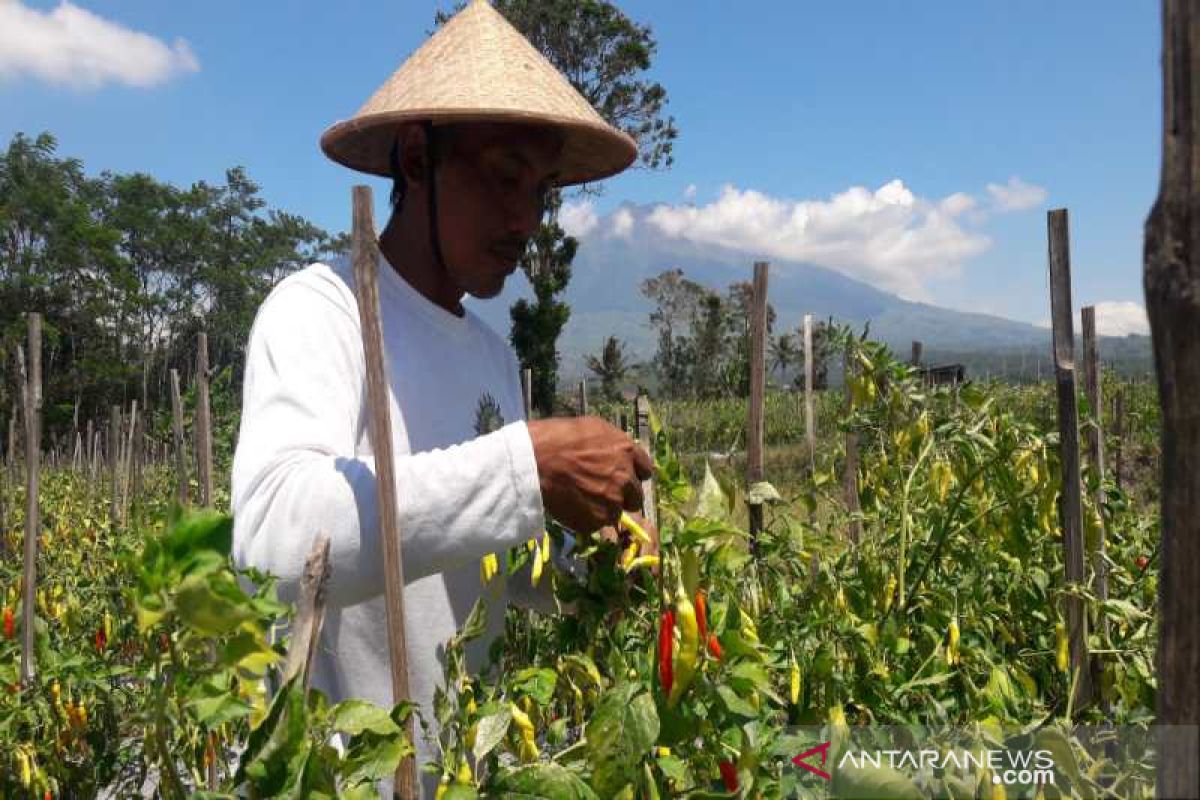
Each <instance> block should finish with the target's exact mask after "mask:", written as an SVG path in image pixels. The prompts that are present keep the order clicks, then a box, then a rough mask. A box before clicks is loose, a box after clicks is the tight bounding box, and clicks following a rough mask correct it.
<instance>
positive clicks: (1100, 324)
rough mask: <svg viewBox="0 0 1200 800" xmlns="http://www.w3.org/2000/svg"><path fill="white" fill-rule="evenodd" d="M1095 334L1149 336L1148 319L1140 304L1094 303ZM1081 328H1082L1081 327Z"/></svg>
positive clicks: (1127, 302) (1125, 302)
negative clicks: (1136, 334)
mask: <svg viewBox="0 0 1200 800" xmlns="http://www.w3.org/2000/svg"><path fill="white" fill-rule="evenodd" d="M1095 305H1096V332H1097V333H1099V334H1100V335H1101V336H1128V335H1129V334H1131V333H1138V334H1141V335H1143V336H1149V335H1150V318H1149V317H1147V316H1146V309H1145V307H1144V306H1142V304H1141V303H1134V302H1132V301H1128V300H1126V301H1123V302H1106V303H1096V304H1095ZM1081 328H1082V326H1081Z"/></svg>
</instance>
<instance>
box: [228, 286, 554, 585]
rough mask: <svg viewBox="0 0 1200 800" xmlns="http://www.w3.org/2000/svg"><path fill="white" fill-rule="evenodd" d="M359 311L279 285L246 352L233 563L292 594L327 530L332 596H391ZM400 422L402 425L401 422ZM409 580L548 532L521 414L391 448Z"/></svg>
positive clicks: (234, 494)
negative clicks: (421, 446)
mask: <svg viewBox="0 0 1200 800" xmlns="http://www.w3.org/2000/svg"><path fill="white" fill-rule="evenodd" d="M363 376H364V368H363V356H362V344H361V334H360V332H359V327H358V322H357V316H356V315H351V313H350V312H349V311H348V310H347V309H346V308H344V307H343V306H341V305H339V304H338V302H337V301H335V300H334V299H332V298H330V297H327V296H326V295H324V294H323V293H322V292H320V291H318V290H317V289H314V288H312V287H309V286H306V285H302V284H300V285H291V286H285V287H281V288H280V289H277V290H276V292H275V293H274V294H272V295H271V297H269V298H268V300H267V301H266V302H265V303H264V304H263V306H262V308H261V309H260V311H259V314H258V316H257V318H256V319H255V323H254V327H253V330H252V332H251V335H250V343H249V347H248V350H247V361H246V372H245V378H244V388H243V409H242V421H241V429H240V432H239V437H238V445H237V452H236V454H235V456H234V464H233V476H232V483H233V486H232V489H233V491H232V498H233V509H234V544H233V555H234V560H235V562H236V563H237V564H238V565H239V566H243V567H245V566H253V567H255V568H257V569H261V570H263V571H265V572H268V573H270V574H272V575H274V576H275V577H276V578H277V579H278V580H279V584H278V587H279V594H280V596H281V598H283V599H285V600H290V599H293V598H294V597H295V594H296V591H297V589H298V586H299V579H300V577H301V574H302V571H303V567H304V560H305V558H306V557H307V555H308V552H309V550H310V548H311V546H312V542H313V540H314V539H315V537H316V536H317V535H318V534H320V533H324V534H327V535H328V536H329V537H330V542H331V546H330V561H331V566H332V570H331V577H330V583H329V596H330V601H331V602H333V603H336V604H339V605H354V604H357V603H359V602H362V601H364V600H367V599H370V598H372V597H374V596H377V595H379V594H382V593H383V587H384V575H383V566H382V564H383V555H382V547H381V545H380V536H379V509H378V498H377V494H376V480H375V460H374V458H372V457H363V456H358V455H356V453H355V443H356V441H357V439H358V433H359V427H360V425H362V424H364V423H363V422H362V421H361V420H362V417H363V414H362V406H363V398H364V396H365V393H366V390H365V379H364V377H363ZM399 422H400V421H399V420H395V419H393V425H396V424H398V423H399ZM395 474H396V489H397V494H398V496H399V503H398V504H399V509H398V512H399V523H400V535H401V542H402V548H401V552H402V558H403V562H404V578H405V581H406V582H412V581H415V580H417V579H419V578H422V577H425V576H428V575H432V574H435V573H438V572H443V571H446V570H450V569H454V568H456V567H460V566H464V565H466V564H468V563H470V561H471V560H472V559H478V558H481V557H482V556H483V555H484V554H486V553H492V552H497V551H500V550H503V549H504V548H506V547H510V546H512V545H515V544H518V543H520V542H524V541H525V540H527V539H530V538H532V537H534V536H536V535H538V534H539V533H540V532H541V530H542V529H543V527H544V521H543V510H542V501H541V493H540V489H539V484H538V479H537V465H536V463H535V461H534V457H533V445H532V443H531V442H530V439H529V432H528V430H527V429H526V427H525V423H524V421H518V422H515V423H512V424H510V425H506V426H504V427H502V428H501V429H499V430H497V431H495V432H493V433H490V434H488V435H486V436H480V437H478V438H476V439H472V440H470V441H467V442H464V443H462V444H459V445H455V446H452V447H447V448H443V449H437V450H432V451H428V452H419V453H402V454H401V453H397V454H395Z"/></svg>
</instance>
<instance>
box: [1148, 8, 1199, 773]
mask: <svg viewBox="0 0 1200 800" xmlns="http://www.w3.org/2000/svg"><path fill="white" fill-rule="evenodd" d="M1162 10H1163V16H1162V19H1163V55H1162V68H1163V125H1162V131H1163V151H1162V162H1161V163H1162V171H1161V174H1160V179H1159V191H1158V198H1157V199H1156V200H1155V203H1154V208H1153V209H1152V210H1151V211H1150V216H1149V218H1148V219H1147V220H1146V242H1145V250H1144V271H1143V283H1144V286H1145V289H1146V311H1147V312H1148V314H1149V317H1150V332H1151V335H1152V338H1153V342H1154V364H1155V367H1156V371H1157V375H1158V397H1159V403H1160V405H1161V408H1162V431H1161V434H1160V435H1161V442H1162V447H1161V450H1162V463H1161V467H1160V470H1161V471H1160V475H1161V481H1162V546H1161V547H1162V557H1161V559H1160V564H1161V571H1160V572H1159V578H1158V607H1159V609H1160V614H1161V616H1160V617H1159V623H1160V624H1159V635H1158V663H1157V669H1156V672H1155V677H1156V678H1157V680H1158V691H1157V694H1156V697H1157V701H1158V713H1157V715H1156V717H1155V724H1157V725H1161V726H1184V725H1187V726H1196V725H1198V724H1200V692H1197V691H1196V676H1197V675H1200V624H1198V623H1197V621H1198V620H1200V592H1198V591H1196V586H1197V584H1200V414H1197V413H1196V397H1197V396H1200V336H1198V335H1197V331H1200V0H1163V3H1162ZM1160 730H1169V728H1165V727H1164V728H1162V729H1160ZM1177 730H1178V729H1177ZM1185 730H1186V729H1185ZM1190 731H1191V735H1190V737H1187V736H1183V735H1175V736H1170V737H1164V740H1163V741H1160V742H1159V747H1158V782H1157V785H1156V787H1155V791H1156V792H1157V793H1158V796H1159V797H1196V796H1200V766H1198V765H1197V758H1196V753H1197V751H1198V750H1200V747H1198V746H1197V741H1196V738H1197V737H1196V732H1195V731H1196V728H1195V727H1191V728H1190Z"/></svg>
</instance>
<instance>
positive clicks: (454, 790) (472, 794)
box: [442, 783, 479, 800]
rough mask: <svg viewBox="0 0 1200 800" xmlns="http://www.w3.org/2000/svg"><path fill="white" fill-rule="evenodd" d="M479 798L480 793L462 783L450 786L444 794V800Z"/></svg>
mask: <svg viewBox="0 0 1200 800" xmlns="http://www.w3.org/2000/svg"><path fill="white" fill-rule="evenodd" d="M478 798H479V793H478V792H476V791H475V788H474V787H473V786H464V785H462V784H461V783H452V784H450V785H449V786H447V787H446V791H445V793H443V794H442V800H478Z"/></svg>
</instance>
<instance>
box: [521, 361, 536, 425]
mask: <svg viewBox="0 0 1200 800" xmlns="http://www.w3.org/2000/svg"><path fill="white" fill-rule="evenodd" d="M521 399H522V400H524V401H525V419H527V420H529V419H533V370H532V369H530V368H529V367H526V368H525V369H523V370H521Z"/></svg>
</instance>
